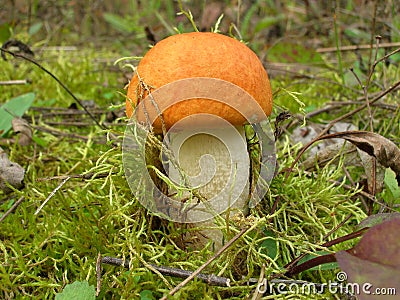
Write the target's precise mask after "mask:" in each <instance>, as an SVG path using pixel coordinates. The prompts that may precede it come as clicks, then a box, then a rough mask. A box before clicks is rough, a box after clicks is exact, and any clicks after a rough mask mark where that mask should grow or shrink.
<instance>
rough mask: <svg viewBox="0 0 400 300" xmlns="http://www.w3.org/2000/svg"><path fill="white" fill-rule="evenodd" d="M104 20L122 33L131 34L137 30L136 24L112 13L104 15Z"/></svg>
mask: <svg viewBox="0 0 400 300" xmlns="http://www.w3.org/2000/svg"><path fill="white" fill-rule="evenodd" d="M103 18H104V20H106V21H107V22H108V23H109V24H110V25H111V26H112V27H113V28H114V29H115V30H117V31H119V32H121V33H125V34H127V33H131V32H133V30H134V29H135V27H134V25H133V24H134V23H133V22H131V21H130V20H128V19H126V18H123V17H120V16H119V15H115V14H112V13H103Z"/></svg>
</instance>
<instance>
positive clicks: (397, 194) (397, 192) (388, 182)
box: [384, 169, 400, 200]
mask: <svg viewBox="0 0 400 300" xmlns="http://www.w3.org/2000/svg"><path fill="white" fill-rule="evenodd" d="M384 183H385V186H386V187H387V188H388V190H389V191H390V192H391V194H392V196H393V199H395V200H399V199H400V187H399V185H398V184H397V179H396V173H395V172H393V171H392V170H390V169H386V171H385V179H384Z"/></svg>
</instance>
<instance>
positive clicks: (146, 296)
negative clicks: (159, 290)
mask: <svg viewBox="0 0 400 300" xmlns="http://www.w3.org/2000/svg"><path fill="white" fill-rule="evenodd" d="M155 299H156V298H154V296H153V293H152V292H151V291H149V290H144V291H141V292H140V300H155Z"/></svg>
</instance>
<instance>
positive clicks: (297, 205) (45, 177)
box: [0, 1, 400, 299]
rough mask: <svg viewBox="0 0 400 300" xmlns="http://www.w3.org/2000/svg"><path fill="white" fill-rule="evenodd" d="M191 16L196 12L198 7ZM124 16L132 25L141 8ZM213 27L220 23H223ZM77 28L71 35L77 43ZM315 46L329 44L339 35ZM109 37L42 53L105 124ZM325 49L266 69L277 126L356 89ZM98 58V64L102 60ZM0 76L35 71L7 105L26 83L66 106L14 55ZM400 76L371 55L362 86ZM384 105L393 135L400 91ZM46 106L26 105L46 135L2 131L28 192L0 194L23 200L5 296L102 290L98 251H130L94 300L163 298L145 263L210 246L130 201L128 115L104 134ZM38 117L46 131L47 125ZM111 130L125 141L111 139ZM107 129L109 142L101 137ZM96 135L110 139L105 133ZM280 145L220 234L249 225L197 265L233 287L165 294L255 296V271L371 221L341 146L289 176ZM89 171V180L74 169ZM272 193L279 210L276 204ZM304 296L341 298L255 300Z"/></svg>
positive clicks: (110, 104)
mask: <svg viewBox="0 0 400 300" xmlns="http://www.w3.org/2000/svg"><path fill="white" fill-rule="evenodd" d="M227 2H229V1H227ZM261 2H262V1H261ZM152 3H153V4H152V6H151V7H155V8H158V6H157V5H158V4H157V1H152ZM227 5H228V6H229V5H231V4H230V3H228V4H227ZM254 5H255V4H254ZM254 5H253V6H252V7H250V8H251V9H249V10H248V11H247V14H245V20H244V22H246V23H245V24H244V25H243V26H246V27H245V29H246V28H247V29H246V31H249V32H245V33H243V35H244V36H245V37H246V36H251V37H252V39H253V40H254V42H255V43H254V45H255V49H256V51H257V52H258V54H260V55H262V54H263V51H264V50H263V48H262V47H261V45H260V43H259V42H258V41H259V40H258V39H259V37H260V35H261V34H262V32H263V31H262V30H260V32H258V33H256V34H254V35H253V34H251V32H250V31H251V26H250V24H251V22H256V21H257V20H259V16H258V15H257V12H259V11H263V10H265V9H266V7H265V6H264V5H265V4H262V3H259V5H260V7H259V9H257V7H256V6H254ZM296 5H298V3H297V2H296V1H288V3H287V4H286V6H285V7H286V9H290V8H291V7H292V8H293V7H296ZM142 9H143V8H142ZM169 9H170V8H169ZM269 9H276V8H275V7H270V8H269ZM193 12H194V13H196V9H195V8H193ZM142 13H143V18H145V20H148V18H149V17H148V15H149V12H142ZM169 14H170V12H168V13H167V15H161V16H164V17H165V20H164V21H166V22H168V23H169V24H172V25H176V24H173V21H174V20H171V18H170V16H169ZM168 16H169V17H168ZM131 18H132V20H136V22H140V21H139V20H140V19H139V18H138V16H132V17H131ZM195 18H196V15H195ZM346 21H348V19H340V20H337V22H338V23H337V26H343V23H345V22H346ZM181 22H183V23H182V24H181V25H182V26H183V27H184V26H186V27H185V28H190V26H191V25H190V24H189V23H188V22H186V23H185V22H184V21H181ZM276 22H279V20H277V21H276ZM114 26H117V25H115V24H114ZM137 26H139V25H137ZM221 26H222V28H223V24H221ZM260 26H261V25H260ZM321 26H322V25H321ZM261 27H262V26H261ZM65 30H67V29H65ZM265 30H267V29H265ZM159 35H161V34H159ZM32 38H34V37H32ZM74 38H75V36H74V37H73V40H74ZM142 38H143V37H140V38H138V40H136V41H135V42H134V44H136V46H134V47H135V48H136V47H138V46H137V45H141V46H140V47H139V48H138V49H139V50H137V52H138V53H135V55H141V54H142V53H144V52H145V48H146V47H144V45H145V43H143V41H144V40H143V39H142ZM323 42H325V43H327V44H328V45H330V46H332V45H334V42H335V40H325V41H323ZM103 46H105V45H104V44H103ZM113 47H116V48H114V49H107V47H97V48H95V47H94V46H93V47H92V46H91V45H87V46H86V47H84V48H82V49H80V50H79V51H75V52H66V51H65V52H59V53H54V54H50V53H47V52H46V53H44V54H40V56H38V57H37V59H38V60H39V61H40V62H41V63H42V64H43V65H45V66H46V67H47V68H48V69H50V70H51V71H52V72H53V73H54V74H55V75H56V76H58V77H59V78H60V80H61V81H62V82H64V83H66V84H67V86H68V87H69V88H70V89H71V90H72V91H73V92H74V93H75V94H76V95H77V96H78V97H79V98H80V99H82V100H90V99H95V102H96V104H97V105H98V107H99V108H100V109H101V110H102V113H101V114H100V118H101V120H102V121H105V120H106V118H107V114H108V113H110V112H111V111H114V112H118V111H119V110H120V108H122V106H123V104H124V101H125V98H124V96H123V94H124V90H123V86H124V83H125V82H124V80H121V78H123V74H122V71H121V69H118V68H115V67H113V66H112V61H113V60H115V59H116V58H119V57H122V56H124V55H125V54H127V53H128V52H129V51H128V50H127V49H126V48H119V49H118V47H122V46H121V44H120V43H115V44H113ZM115 49H117V51H118V52H116V50H115ZM342 54H343V57H342V59H343V61H342V64H343V66H345V67H347V66H346V64H347V65H352V64H353V63H354V61H355V57H356V55H355V54H354V53H348V54H347V55H346V53H342ZM331 55H332V56H331ZM331 55H330V54H327V55H325V56H324V57H323V59H324V61H325V62H326V65H327V67H325V68H320V69H318V71H316V72H314V73H312V76H311V77H309V76H307V75H308V72H307V70H305V71H304V70H300V71H299V72H297V73H296V76H292V75H290V74H291V73H283V74H284V75H283V76H282V75H279V76H278V75H275V76H272V85H273V90H274V91H277V92H276V94H275V104H276V105H275V109H274V112H273V115H272V116H271V123H273V121H274V120H275V118H276V117H277V116H278V114H279V113H280V112H282V111H283V110H289V111H290V112H291V113H292V114H297V115H299V116H300V117H301V116H302V115H301V114H302V113H303V109H304V110H305V111H306V112H309V111H313V110H315V109H318V108H321V107H324V106H325V105H326V103H328V102H330V101H335V102H339V103H340V102H344V101H349V100H354V99H357V98H358V97H361V96H362V90H361V88H360V87H359V86H357V85H354V81H351V80H350V79H348V80H347V81H346V78H347V77H346V76H344V77H342V74H341V72H338V71H337V70H336V69H335V68H334V66H335V64H334V63H333V62H332V60H331V59H333V58H334V57H335V53H332V54H331ZM99 58H103V59H105V60H102V61H101V60H100V59H99ZM104 61H106V62H104ZM317 72H318V73H317ZM0 78H1V80H11V79H16V78H29V79H30V80H31V81H32V83H31V84H30V85H25V86H11V87H2V95H1V99H0V100H1V102H2V103H4V102H5V101H7V99H10V98H11V97H14V96H16V95H19V94H23V93H25V92H30V91H34V92H35V93H36V99H35V104H34V105H35V106H37V107H39V108H44V107H48V108H60V107H61V108H67V107H68V106H69V105H70V104H72V103H73V101H72V99H71V98H70V97H69V96H68V95H67V94H66V93H65V91H64V90H62V89H61V88H60V86H59V85H58V84H57V83H56V82H55V81H54V80H52V79H51V78H50V77H49V76H47V75H45V74H44V73H43V72H42V71H41V70H39V69H38V68H36V67H35V66H33V65H31V64H29V63H27V62H24V61H22V60H10V61H8V62H4V61H3V62H1V71H0ZM343 78H344V80H345V82H343ZM399 78H400V71H399V68H398V66H397V64H389V65H385V64H379V65H378V66H377V68H376V70H375V72H374V77H373V81H372V84H371V85H370V89H369V91H368V92H369V93H370V94H373V93H375V92H379V91H381V90H382V89H383V88H387V87H388V86H390V85H391V84H393V82H395V81H396V80H399ZM284 90H286V91H289V92H292V93H293V92H294V93H297V92H298V93H299V94H298V95H297V94H295V95H296V97H298V100H299V101H295V100H294V98H293V94H292V95H290V93H288V92H285V91H284ZM396 93H397V92H396ZM384 101H385V103H386V104H389V105H397V110H395V111H387V110H383V109H381V108H378V107H373V113H374V123H373V124H374V130H375V131H376V132H378V133H381V134H382V135H384V136H385V137H387V138H390V139H392V140H393V141H394V142H395V143H397V144H399V143H400V140H399V137H400V127H399V126H398V125H397V124H400V122H399V118H400V117H399V115H400V114H399V111H398V104H396V97H395V94H389V95H388V96H387V97H386V98H385V99H384ZM300 102H302V103H304V104H305V106H304V107H303V106H302V105H301V104H300ZM354 107H356V104H349V105H343V106H341V107H339V108H338V109H337V110H335V111H333V112H329V113H325V114H319V115H318V116H315V117H313V118H311V119H309V120H307V124H308V123H311V122H317V123H325V124H326V123H327V122H329V120H332V119H333V118H334V117H337V116H340V115H342V114H343V113H344V112H346V111H349V110H350V109H352V108H354ZM44 112H45V111H44V110H30V111H29V112H28V113H27V117H28V119H29V121H30V123H31V124H33V126H34V127H33V128H34V136H35V137H37V138H39V139H40V140H42V141H43V143H44V144H43V145H38V144H31V145H29V146H26V147H22V146H20V145H18V143H15V142H14V141H13V140H5V139H3V140H2V143H1V146H2V148H3V149H5V150H6V152H7V153H8V155H9V158H10V159H11V160H12V161H15V162H18V163H19V164H21V165H22V166H23V167H24V168H25V170H26V174H25V180H24V182H25V187H24V189H22V190H21V191H15V192H13V193H11V194H8V195H6V194H2V193H1V192H0V209H1V211H2V212H5V211H7V210H8V209H9V208H10V207H11V206H12V204H13V203H15V202H16V201H17V200H18V199H19V198H20V197H22V196H23V197H24V198H25V200H24V201H23V202H22V204H21V205H20V206H19V207H18V208H17V209H16V211H15V212H14V213H12V214H10V215H9V216H8V217H7V218H6V219H5V220H4V221H3V222H1V223H0V226H1V232H0V257H1V261H2V263H1V264H0V295H1V296H0V297H1V298H4V299H13V298H38V299H52V298H54V296H55V294H57V293H60V292H61V291H62V290H63V288H64V287H65V285H66V284H68V283H72V282H74V281H83V280H87V281H88V282H89V284H90V285H93V286H96V282H97V278H96V259H97V256H98V254H99V253H101V255H102V256H112V257H119V258H127V259H129V260H130V261H131V267H130V269H129V270H127V269H123V268H122V267H113V266H107V265H103V272H102V286H101V291H100V295H99V296H98V299H103V298H106V299H132V298H133V299H158V298H160V297H162V296H163V295H164V294H167V293H168V292H169V290H170V289H172V288H173V287H174V286H176V285H177V284H179V283H180V282H181V281H182V280H181V279H178V278H175V277H170V276H163V275H161V274H159V273H155V272H152V271H151V270H150V269H149V266H148V264H154V265H158V266H169V267H175V268H182V269H185V270H191V271H195V270H196V269H197V268H198V267H200V266H201V265H202V264H203V263H204V262H205V261H207V260H208V259H209V258H210V257H211V256H212V255H213V253H212V252H210V251H209V250H207V249H206V248H204V249H201V250H193V249H190V248H185V247H182V245H181V244H180V238H181V235H182V234H185V233H186V232H187V231H188V230H190V229H189V228H186V227H184V226H178V225H177V224H173V223H171V222H167V221H165V220H161V219H159V218H157V217H155V216H153V215H151V214H149V213H148V212H147V210H146V209H145V208H144V207H143V206H142V205H141V204H140V203H139V202H138V201H137V199H135V196H134V195H133V194H132V191H131V190H130V188H129V186H128V184H127V182H126V179H125V175H124V170H123V164H122V150H121V143H122V138H121V137H122V135H123V132H124V130H125V126H124V125H125V123H126V121H127V120H126V119H125V118H124V117H120V118H117V119H114V120H111V121H109V126H110V128H111V129H108V130H103V129H101V128H99V127H97V126H95V125H94V124H93V125H90V126H83V127H81V126H67V125H61V126H58V127H57V126H56V125H52V126H49V125H46V123H48V122H49V121H50V120H53V121H60V122H65V118H64V117H62V116H61V115H59V114H57V113H56V115H55V117H54V118H53V119H49V117H44ZM388 115H390V118H388ZM300 120H301V118H300ZM69 121H72V122H78V121H84V122H90V119H88V118H87V117H86V116H85V117H73V118H72V119H71V120H69ZM351 122H352V123H353V124H356V125H357V126H358V127H359V128H360V129H363V128H367V126H368V125H369V117H368V115H367V114H366V112H363V113H360V114H357V115H355V116H353V118H352V119H351ZM35 126H36V127H35ZM43 127H46V128H48V129H49V128H50V129H52V130H53V131H52V132H51V133H49V132H46V131H44V130H43ZM35 128H36V129H35ZM55 130H57V132H59V131H62V132H64V133H74V134H79V135H80V136H83V137H84V139H81V138H79V139H77V138H67V137H64V136H61V135H59V134H58V133H57V132H56V131H55ZM288 131H289V132H290V131H291V128H289V130H288ZM110 133H113V134H115V135H116V136H119V138H117V139H116V140H112V139H111V138H110V135H109V134H110ZM105 136H106V137H107V136H108V137H109V138H108V139H105V138H104V137H105ZM12 137H15V135H14V134H13V133H12V132H11V133H10V134H9V135H8V136H7V138H12ZM99 140H102V141H105V142H104V143H99V142H98V141H99ZM276 147H277V157H278V162H279V170H280V171H282V172H280V173H278V174H277V175H276V177H275V178H274V180H273V181H272V183H271V186H270V189H269V191H268V193H267V195H266V196H265V198H264V199H263V201H262V202H261V203H259V205H257V206H256V207H255V208H253V209H252V210H251V214H250V216H249V217H247V218H233V219H232V220H230V224H229V225H230V226H229V228H230V232H229V233H226V234H227V236H226V238H227V239H230V238H232V237H233V236H234V235H235V234H237V233H238V232H239V231H240V229H241V228H242V226H243V225H244V224H247V225H249V226H251V227H252V228H253V229H252V230H251V231H249V232H247V233H246V234H245V235H244V236H243V237H242V238H240V239H239V240H238V241H237V242H236V243H235V244H234V245H233V246H232V247H230V248H229V249H228V250H227V251H226V252H224V253H223V254H222V255H221V256H220V257H218V258H217V259H216V260H214V261H213V262H212V263H211V264H210V265H209V266H208V267H207V268H206V271H205V272H206V273H209V274H216V275H218V276H223V277H227V278H230V279H231V280H232V286H231V287H229V288H227V287H215V286H210V285H209V284H206V283H204V282H201V281H199V280H197V279H195V280H193V281H192V282H190V283H189V284H187V285H186V286H184V287H183V288H182V289H181V290H180V291H179V292H178V293H176V294H175V296H174V297H172V299H245V298H246V297H248V298H249V297H250V298H251V297H252V295H253V294H254V288H255V285H246V282H247V280H249V279H250V278H258V277H259V275H260V272H261V270H262V268H263V266H265V274H266V275H267V276H269V275H273V274H280V273H282V272H283V267H284V266H285V265H286V264H288V263H290V262H291V261H292V260H293V259H294V258H296V257H298V256H300V255H302V254H313V253H317V252H318V251H321V249H320V247H319V245H320V244H322V243H323V242H325V241H327V240H333V239H335V238H338V237H341V236H344V235H346V234H349V233H352V232H354V231H355V225H357V224H358V223H359V222H360V221H361V220H363V219H364V218H366V216H367V213H366V211H365V209H364V206H363V203H362V201H361V197H360V196H359V195H358V193H357V192H358V191H359V190H360V189H361V188H362V187H361V186H354V187H353V188H351V189H348V188H346V187H345V186H344V184H345V183H346V184H350V182H349V178H348V177H347V175H346V174H345V172H344V169H347V170H349V172H350V174H351V175H352V177H353V178H352V180H354V181H356V182H357V181H359V180H360V179H362V177H363V169H362V168H360V167H357V166H352V165H345V164H344V158H343V156H340V160H339V162H338V163H337V164H333V162H332V163H330V164H328V165H327V166H325V167H323V168H318V167H317V168H316V169H315V170H314V171H313V172H312V173H309V172H306V171H304V170H303V169H302V168H301V165H298V164H297V165H296V166H295V168H294V170H293V171H292V172H291V174H290V175H289V176H288V177H287V178H286V177H285V175H286V173H284V172H283V171H284V170H285V169H286V168H288V167H290V166H291V164H292V162H293V161H294V159H295V157H296V154H297V153H298V151H299V150H300V148H301V146H300V145H295V144H293V143H292V142H291V141H290V139H289V135H288V134H286V133H285V134H284V135H283V136H282V137H281V138H280V139H279V140H278V141H277V143H276ZM84 174H90V175H91V176H86V177H83V176H78V175H84ZM75 175H77V176H75ZM66 176H71V178H70V179H69V180H68V181H66V182H65V183H64V184H63V185H62V186H61V187H60V188H59V190H58V191H56V192H55V194H54V195H53V196H52V197H51V198H50V200H49V202H48V203H47V204H46V205H45V206H44V208H43V209H42V210H41V211H40V212H39V214H37V215H35V211H36V210H37V208H38V207H39V206H40V205H41V204H42V203H43V202H44V201H45V200H46V198H48V197H49V195H50V194H51V193H52V192H53V191H54V190H55V189H56V188H57V187H59V186H60V184H61V183H62V181H63V180H64V179H65V178H66ZM74 176H75V177H74ZM334 182H335V183H334ZM337 182H339V185H337V184H336V183H337ZM380 197H381V195H380V194H378V195H377V198H378V199H381V198H380ZM277 199H279V202H278V206H277V209H276V210H275V211H274V212H273V213H271V208H272V207H273V204H274V202H275V201H276V200H277ZM394 204H396V203H394ZM397 204H398V203H397ZM379 209H380V207H379V206H378V205H374V207H373V212H374V213H376V212H377V211H379ZM395 209H397V210H398V208H395ZM343 222H344V223H343ZM335 229H337V230H335ZM356 241H357V240H351V241H347V242H344V243H340V244H338V245H335V246H333V247H330V248H326V249H323V250H324V251H327V252H330V253H333V252H336V251H339V250H342V249H348V248H350V247H351V246H353V245H354V244H355V243H356ZM318 253H319V252H318ZM338 271H339V269H338V268H336V267H335V266H332V267H331V268H328V269H326V270H324V269H318V270H307V271H305V272H302V273H300V274H298V275H296V276H295V279H302V280H307V281H310V282H317V283H323V282H327V281H328V280H335V274H336V273H337V272H338ZM310 297H313V299H327V298H333V299H334V298H335V297H336V299H338V297H339V296H338V295H336V296H335V295H330V294H329V293H326V294H324V295H317V294H313V295H301V294H297V295H285V294H280V295H279V294H278V295H277V294H274V295H271V296H265V297H264V298H263V299H310Z"/></svg>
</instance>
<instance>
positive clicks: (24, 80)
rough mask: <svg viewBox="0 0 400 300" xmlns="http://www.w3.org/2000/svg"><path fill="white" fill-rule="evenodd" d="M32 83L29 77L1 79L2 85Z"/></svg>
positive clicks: (0, 83)
mask: <svg viewBox="0 0 400 300" xmlns="http://www.w3.org/2000/svg"><path fill="white" fill-rule="evenodd" d="M29 83H31V82H30V81H29V80H27V79H19V80H6V81H0V85H22V84H29Z"/></svg>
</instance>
